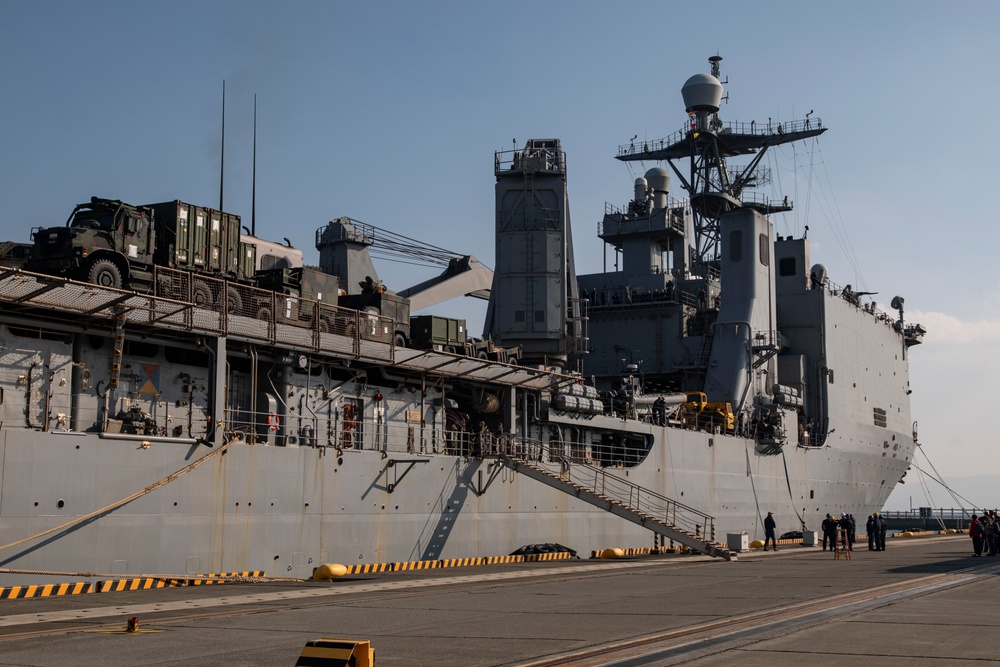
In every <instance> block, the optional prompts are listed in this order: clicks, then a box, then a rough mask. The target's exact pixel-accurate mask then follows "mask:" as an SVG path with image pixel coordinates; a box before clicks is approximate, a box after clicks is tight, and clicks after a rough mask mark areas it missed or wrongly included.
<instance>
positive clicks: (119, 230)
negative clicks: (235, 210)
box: [25, 197, 255, 305]
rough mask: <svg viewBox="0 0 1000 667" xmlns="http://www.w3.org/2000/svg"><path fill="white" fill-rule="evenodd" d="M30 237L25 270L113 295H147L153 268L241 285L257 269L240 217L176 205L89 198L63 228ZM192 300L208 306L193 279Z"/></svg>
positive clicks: (203, 291)
mask: <svg viewBox="0 0 1000 667" xmlns="http://www.w3.org/2000/svg"><path fill="white" fill-rule="evenodd" d="M31 236H32V242H33V246H32V250H31V257H30V259H29V260H28V263H27V265H26V267H25V268H26V269H27V270H29V271H36V272H38V273H47V274H51V275H65V276H67V277H69V278H72V279H75V280H83V281H86V282H90V283H93V284H95V285H101V286H102V287H110V288H115V289H133V290H136V291H140V292H148V291H151V289H152V286H153V277H154V268H155V267H165V268H170V269H181V270H187V271H190V272H192V273H194V274H204V275H209V276H212V277H217V278H224V279H230V280H237V281H239V280H245V279H246V278H248V277H249V276H250V275H252V274H253V270H254V264H255V261H254V246H252V245H250V244H243V243H241V240H240V218H239V216H237V215H233V214H231V213H224V212H222V211H216V210H213V209H208V208H202V207H200V206H193V205H191V204H185V203H184V202H180V201H172V202H164V203H161V204H150V205H146V206H132V205H130V204H126V203H124V202H122V201H120V200H116V199H115V200H112V199H102V198H100V197H93V198H91V200H90V201H89V202H87V203H84V204H80V205H78V206H77V207H76V208H74V209H73V213H72V214H71V215H70V217H69V220H68V221H67V222H66V225H65V226H64V227H49V228H38V229H34V230H32V235H31ZM193 300H194V302H195V303H198V304H199V305H211V303H212V302H213V295H212V293H211V291H210V290H209V289H208V288H207V286H206V285H204V284H199V283H197V281H196V282H195V283H194V295H193Z"/></svg>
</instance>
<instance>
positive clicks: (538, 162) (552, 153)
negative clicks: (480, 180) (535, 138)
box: [493, 146, 566, 176]
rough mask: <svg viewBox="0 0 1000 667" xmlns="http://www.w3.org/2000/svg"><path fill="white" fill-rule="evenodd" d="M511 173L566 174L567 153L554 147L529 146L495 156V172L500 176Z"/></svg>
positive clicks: (498, 153)
mask: <svg viewBox="0 0 1000 667" xmlns="http://www.w3.org/2000/svg"><path fill="white" fill-rule="evenodd" d="M511 171H527V172H543V173H552V174H564V173H566V153H565V151H562V150H556V149H555V147H554V146H529V147H526V148H523V149H521V148H518V149H513V150H508V151H496V152H495V153H494V154H493V172H494V175H495V176H500V175H502V174H504V173H509V172H511Z"/></svg>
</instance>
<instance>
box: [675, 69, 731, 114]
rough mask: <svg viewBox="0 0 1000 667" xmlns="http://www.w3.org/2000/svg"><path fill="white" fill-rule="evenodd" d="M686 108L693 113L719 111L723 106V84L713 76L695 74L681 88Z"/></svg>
mask: <svg viewBox="0 0 1000 667" xmlns="http://www.w3.org/2000/svg"><path fill="white" fill-rule="evenodd" d="M681 95H682V96H683V97H684V106H685V107H686V108H687V111H688V112H691V111H712V112H714V111H718V110H719V105H720V104H722V84H721V83H719V80H718V79H716V78H715V77H714V76H712V75H711V74H695V75H694V76H692V77H691V78H690V79H688V80H687V82H686V83H685V84H684V86H683V87H682V88H681Z"/></svg>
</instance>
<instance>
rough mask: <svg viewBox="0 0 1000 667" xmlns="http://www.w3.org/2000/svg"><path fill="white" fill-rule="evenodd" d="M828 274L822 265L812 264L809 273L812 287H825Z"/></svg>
mask: <svg viewBox="0 0 1000 667" xmlns="http://www.w3.org/2000/svg"><path fill="white" fill-rule="evenodd" d="M828 276H829V272H828V271H827V270H826V267H825V266H824V265H822V264H814V265H813V267H812V270H810V271H809V277H810V278H812V281H813V285H814V286H816V287H818V286H820V285H825V284H826V281H827V278H828Z"/></svg>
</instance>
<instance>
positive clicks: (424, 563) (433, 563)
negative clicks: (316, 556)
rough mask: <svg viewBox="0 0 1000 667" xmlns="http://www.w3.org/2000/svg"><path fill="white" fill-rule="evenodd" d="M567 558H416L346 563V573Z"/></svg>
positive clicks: (564, 555)
mask: <svg viewBox="0 0 1000 667" xmlns="http://www.w3.org/2000/svg"><path fill="white" fill-rule="evenodd" d="M569 558H573V555H572V554H570V553H568V552H559V553H551V554H528V555H524V556H480V557H478V558H447V559H442V560H418V561H408V562H401V563H364V564H358V565H348V566H347V574H378V573H382V572H405V571H407V570H434V569H438V568H442V567H470V566H472V565H503V564H505V563H534V562H538V561H543V560H566V559H569Z"/></svg>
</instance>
